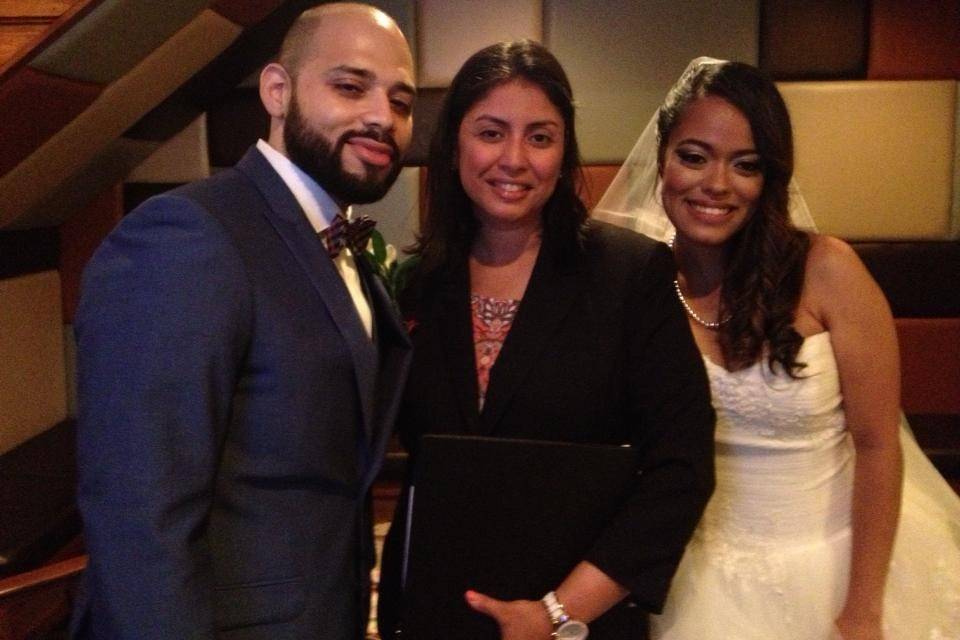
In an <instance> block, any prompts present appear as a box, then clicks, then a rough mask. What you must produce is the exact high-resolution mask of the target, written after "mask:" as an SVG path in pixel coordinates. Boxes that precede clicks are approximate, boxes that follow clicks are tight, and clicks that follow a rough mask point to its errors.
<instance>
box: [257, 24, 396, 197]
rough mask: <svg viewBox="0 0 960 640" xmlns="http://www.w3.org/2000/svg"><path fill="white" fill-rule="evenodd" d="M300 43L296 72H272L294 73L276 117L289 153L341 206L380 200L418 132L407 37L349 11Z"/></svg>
mask: <svg viewBox="0 0 960 640" xmlns="http://www.w3.org/2000/svg"><path fill="white" fill-rule="evenodd" d="M299 46H300V47H301V48H302V51H297V52H296V53H297V55H293V56H290V60H289V62H288V63H287V64H288V65H289V66H291V67H293V68H291V69H285V70H284V68H283V67H280V66H279V65H269V66H268V68H269V67H274V68H273V69H272V70H270V71H267V70H265V72H264V73H265V74H267V76H268V77H271V78H276V77H277V75H278V74H283V73H289V74H290V76H289V77H288V78H287V81H286V82H285V83H282V86H283V87H284V88H283V89H282V90H283V91H285V92H286V93H285V94H284V102H283V104H284V109H283V111H282V113H277V114H275V113H274V112H271V115H275V116H278V118H277V119H278V120H279V127H280V128H281V131H280V132H279V134H280V135H279V137H281V138H282V140H283V149H282V151H283V152H284V153H285V154H286V155H287V156H288V157H289V158H290V159H291V160H292V161H293V162H294V163H295V164H297V166H299V167H300V168H301V169H302V170H303V171H304V172H305V173H307V174H308V175H310V176H312V177H313V178H314V179H315V180H317V182H318V183H319V184H320V185H321V186H322V187H323V188H324V189H325V190H326V191H327V192H329V193H330V195H331V196H332V197H334V198H335V199H337V200H338V201H340V202H341V204H351V203H363V202H371V201H374V200H378V199H380V198H381V197H382V196H383V195H384V194H385V193H386V191H387V190H388V189H389V188H390V186H391V185H392V184H393V182H394V180H395V179H396V177H397V174H398V173H399V171H400V160H401V156H402V154H403V153H404V152H405V151H406V149H407V148H408V147H409V145H410V139H411V135H412V129H413V120H412V107H413V99H414V93H415V90H414V87H413V61H412V58H411V56H410V50H409V48H408V47H407V44H406V41H405V40H404V39H403V35H402V34H401V33H400V32H399V30H398V29H397V28H396V26H395V25H394V24H392V22H389V21H387V20H385V19H383V16H382V14H379V13H377V12H371V11H365V10H355V11H353V10H352V11H342V12H336V13H332V14H331V15H326V16H325V17H323V18H322V19H321V20H320V21H319V23H318V24H317V25H316V26H315V28H313V30H312V32H311V33H309V35H308V36H306V37H305V38H304V39H303V42H302V44H300V45H299ZM270 74H272V75H270ZM268 110H269V108H268ZM271 142H273V139H271Z"/></svg>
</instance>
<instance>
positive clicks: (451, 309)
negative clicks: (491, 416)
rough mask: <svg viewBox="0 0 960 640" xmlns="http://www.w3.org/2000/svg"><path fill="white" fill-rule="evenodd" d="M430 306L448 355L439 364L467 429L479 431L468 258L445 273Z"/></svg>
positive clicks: (474, 431) (445, 352) (471, 431)
mask: <svg viewBox="0 0 960 640" xmlns="http://www.w3.org/2000/svg"><path fill="white" fill-rule="evenodd" d="M431 305H432V308H431V318H432V321H433V323H434V325H435V327H434V328H436V329H438V330H439V333H440V339H441V341H442V347H443V348H442V351H443V354H444V358H445V362H443V363H439V364H440V366H443V367H444V371H446V373H447V375H448V376H449V379H450V384H451V386H452V387H453V391H454V396H455V398H456V402H457V405H458V407H459V409H460V415H461V416H462V417H463V425H464V427H465V430H466V432H467V433H480V432H481V427H480V414H479V402H480V400H479V392H478V390H477V368H476V352H475V348H474V344H473V317H472V312H471V310H470V274H469V271H468V269H467V262H466V260H464V261H463V264H462V265H459V266H458V267H457V268H455V269H451V270H450V271H448V272H447V273H446V274H445V275H444V280H443V281H442V282H441V284H440V286H439V295H437V296H436V298H434V299H433V300H432V301H431Z"/></svg>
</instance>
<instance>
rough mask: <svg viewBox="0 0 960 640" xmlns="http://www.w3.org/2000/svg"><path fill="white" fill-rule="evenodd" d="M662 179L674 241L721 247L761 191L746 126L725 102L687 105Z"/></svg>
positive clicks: (665, 160) (713, 98)
mask: <svg viewBox="0 0 960 640" xmlns="http://www.w3.org/2000/svg"><path fill="white" fill-rule="evenodd" d="M660 176H661V178H662V181H663V206H664V209H665V210H666V212H667V216H668V217H669V218H670V221H671V222H672V223H673V226H674V227H676V229H677V237H678V239H682V241H690V242H693V243H695V244H705V245H722V244H724V243H725V242H727V241H728V240H729V239H730V238H731V237H732V236H733V235H734V234H735V233H736V232H737V231H738V230H740V228H742V227H743V225H744V223H745V222H746V221H747V219H748V218H749V217H750V215H751V214H752V213H753V210H754V208H755V206H756V204H757V201H758V200H759V198H760V194H761V193H762V191H763V182H764V180H763V171H762V166H761V158H760V156H759V154H758V153H757V151H756V148H755V147H754V141H753V133H752V132H751V130H750V123H749V122H748V121H747V119H746V117H745V116H744V115H743V113H741V112H740V110H738V109H737V108H736V107H734V106H733V105H732V104H730V103H729V102H727V101H726V100H724V99H723V98H720V97H717V96H712V95H707V96H704V97H701V98H697V99H696V100H694V101H693V102H691V103H690V104H689V105H688V106H687V108H686V109H685V110H684V112H683V114H682V115H681V116H680V120H679V122H678V123H677V124H676V126H675V127H674V128H673V130H672V131H671V132H670V138H669V140H668V141H667V145H666V148H665V150H664V154H663V160H662V168H661V171H660Z"/></svg>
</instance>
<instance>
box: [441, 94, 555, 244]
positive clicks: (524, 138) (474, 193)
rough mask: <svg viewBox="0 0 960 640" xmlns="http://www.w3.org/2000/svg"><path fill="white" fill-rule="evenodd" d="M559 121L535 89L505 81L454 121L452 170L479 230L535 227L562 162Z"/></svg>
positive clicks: (545, 100) (553, 107)
mask: <svg viewBox="0 0 960 640" xmlns="http://www.w3.org/2000/svg"><path fill="white" fill-rule="evenodd" d="M564 142H565V140H564V122H563V117H562V116H561V114H560V111H559V110H558V109H557V108H556V107H555V106H554V105H553V103H552V102H550V100H549V98H547V95H546V94H545V93H544V92H543V90H541V89H540V88H539V87H538V86H536V85H535V84H531V83H529V82H525V81H523V80H511V81H509V82H506V83H504V84H501V85H499V86H497V87H495V88H493V89H492V90H491V91H490V92H489V93H488V94H487V95H486V96H485V97H484V98H482V99H481V100H479V101H477V102H476V103H475V104H474V105H473V106H472V107H471V108H470V109H469V110H468V111H467V112H466V114H465V115H464V117H463V120H462V121H461V122H460V129H459V133H458V137H457V168H458V171H459V174H460V181H461V183H462V185H463V189H464V191H466V193H467V196H468V197H469V198H470V200H471V202H472V203H473V213H474V215H475V216H476V218H477V221H478V222H479V223H480V225H481V226H486V225H491V226H494V227H500V228H511V227H520V226H535V227H539V226H540V224H541V218H540V214H541V212H542V211H543V206H544V204H546V202H547V200H549V199H550V196H551V195H552V194H553V190H554V188H555V187H556V185H557V180H558V179H559V177H560V167H561V164H562V162H563V150H564Z"/></svg>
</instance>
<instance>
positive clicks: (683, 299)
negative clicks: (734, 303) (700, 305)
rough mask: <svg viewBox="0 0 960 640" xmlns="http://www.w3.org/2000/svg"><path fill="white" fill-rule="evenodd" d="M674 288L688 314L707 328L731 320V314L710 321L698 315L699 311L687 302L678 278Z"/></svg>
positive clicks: (715, 327) (674, 282)
mask: <svg viewBox="0 0 960 640" xmlns="http://www.w3.org/2000/svg"><path fill="white" fill-rule="evenodd" d="M673 289H674V291H676V292H677V297H678V298H679V299H680V304H682V305H683V308H684V309H686V310H687V315H689V316H690V317H691V318H693V319H694V320H695V321H696V322H697V323H699V324H701V325H703V326H704V327H706V328H707V329H719V328H720V327H721V326H722V325H724V324H726V323H727V322H730V316H727V317H726V318H723V319H722V320H717V321H716V322H708V321H706V320H704V319H703V318H701V317H700V316H698V315H697V312H696V311H694V310H693V308H692V307H691V306H690V305H689V304H688V303H687V299H686V298H684V297H683V291H680V282H679V281H677V280H674V281H673Z"/></svg>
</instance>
